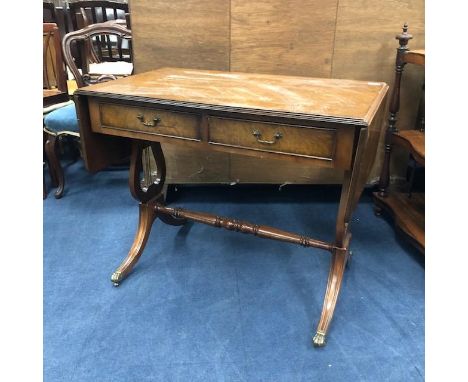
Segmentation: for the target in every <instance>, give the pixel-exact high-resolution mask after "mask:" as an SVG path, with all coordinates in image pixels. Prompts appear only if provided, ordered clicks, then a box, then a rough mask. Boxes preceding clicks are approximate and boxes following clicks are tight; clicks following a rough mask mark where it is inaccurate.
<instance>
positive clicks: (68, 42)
mask: <svg viewBox="0 0 468 382" xmlns="http://www.w3.org/2000/svg"><path fill="white" fill-rule="evenodd" d="M95 36H105V37H109V36H116V37H117V38H118V39H123V40H126V41H131V38H132V32H131V31H130V29H128V28H127V27H126V21H125V20H111V21H107V22H104V23H98V24H91V25H88V26H86V27H84V28H83V29H80V30H77V31H74V32H70V33H67V34H66V35H65V36H64V38H63V41H62V49H63V55H64V59H65V62H66V64H67V65H68V67H69V69H70V71H71V72H72V74H73V76H74V77H75V79H76V83H77V86H78V87H79V88H81V87H83V86H86V85H90V84H92V83H96V82H101V81H102V80H109V79H114V78H115V77H114V76H112V75H103V76H100V77H98V78H97V79H95V78H92V76H90V75H88V74H86V73H88V70H85V69H84V68H83V70H82V72H81V73H80V71H79V70H78V66H77V64H76V61H75V60H74V58H73V56H72V43H74V42H76V43H81V47H80V50H81V55H82V57H85V58H86V60H85V62H84V64H86V65H87V63H88V62H89V61H88V60H87V55H89V50H88V49H86V43H87V42H89V41H90V40H92V38H93V37H95ZM82 73H85V74H82Z"/></svg>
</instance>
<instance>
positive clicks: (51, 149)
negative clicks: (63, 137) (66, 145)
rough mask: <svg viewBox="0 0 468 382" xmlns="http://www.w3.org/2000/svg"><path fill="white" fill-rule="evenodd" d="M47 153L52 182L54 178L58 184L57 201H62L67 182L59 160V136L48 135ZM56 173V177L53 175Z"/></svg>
mask: <svg viewBox="0 0 468 382" xmlns="http://www.w3.org/2000/svg"><path fill="white" fill-rule="evenodd" d="M45 152H46V156H47V161H48V162H49V170H50V173H51V178H52V182H54V177H55V180H56V182H57V190H56V191H55V194H54V196H55V197H56V198H57V199H60V198H61V197H62V195H63V189H64V186H65V180H64V176H63V169H62V166H61V165H60V161H59V159H58V155H57V152H58V139H57V136H55V135H52V134H47V140H46V143H45ZM52 173H54V175H52Z"/></svg>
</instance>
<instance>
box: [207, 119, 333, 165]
mask: <svg viewBox="0 0 468 382" xmlns="http://www.w3.org/2000/svg"><path fill="white" fill-rule="evenodd" d="M209 128H210V140H209V141H210V143H211V144H220V145H225V146H233V147H241V148H248V149H252V150H258V151H267V152H274V153H284V154H288V155H295V156H302V157H310V158H316V159H323V160H327V161H332V160H334V158H335V152H336V146H337V141H338V133H337V129H330V128H316V127H306V126H296V125H285V124H276V123H263V122H254V121H247V120H236V119H224V118H217V117H210V118H209Z"/></svg>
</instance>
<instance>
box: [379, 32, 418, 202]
mask: <svg viewBox="0 0 468 382" xmlns="http://www.w3.org/2000/svg"><path fill="white" fill-rule="evenodd" d="M395 38H396V39H397V40H398V41H399V43H400V46H399V47H398V48H397V55H396V62H395V80H394V82H393V89H392V95H391V98H390V106H389V117H388V126H387V130H386V133H385V156H384V161H383V164H382V171H381V173H380V180H379V194H380V196H386V195H387V189H388V186H389V184H390V156H391V153H392V135H393V133H395V132H397V131H398V129H397V127H396V122H397V114H398V111H399V110H400V84H401V77H402V75H403V69H404V67H405V65H406V63H405V62H404V60H403V56H404V55H405V54H406V52H407V51H408V47H407V45H408V41H409V40H411V39H412V38H413V36H412V35H411V34H409V33H408V24H406V23H405V25H403V32H402V33H400V34H398V35H396V37H395Z"/></svg>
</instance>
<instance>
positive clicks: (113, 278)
mask: <svg viewBox="0 0 468 382" xmlns="http://www.w3.org/2000/svg"><path fill="white" fill-rule="evenodd" d="M121 278H122V274H121V273H120V272H114V273H113V274H112V276H111V281H112V283H113V284H114V286H116V287H117V286H119V285H120V281H122V280H121Z"/></svg>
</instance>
